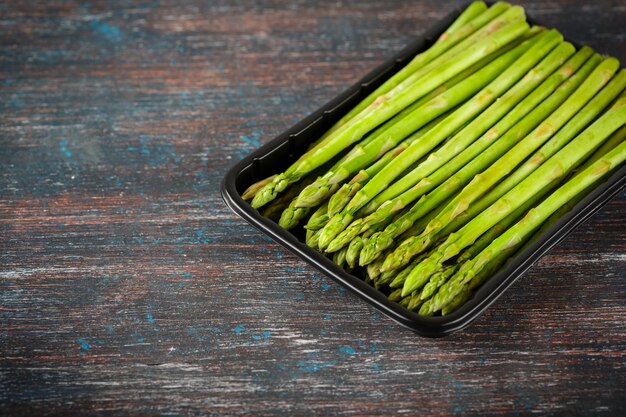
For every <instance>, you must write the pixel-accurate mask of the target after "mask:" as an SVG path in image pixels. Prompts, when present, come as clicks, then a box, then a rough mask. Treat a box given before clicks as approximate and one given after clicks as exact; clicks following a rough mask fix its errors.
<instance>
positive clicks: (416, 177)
mask: <svg viewBox="0 0 626 417" xmlns="http://www.w3.org/2000/svg"><path fill="white" fill-rule="evenodd" d="M573 53H574V47H573V46H572V45H571V44H569V43H564V44H561V45H560V46H559V47H558V48H556V49H555V50H553V51H552V52H551V53H550V54H549V55H548V56H547V57H546V58H545V59H544V60H543V61H542V62H541V63H539V64H538V65H537V66H536V67H535V68H533V70H531V71H530V72H529V73H527V74H526V76H525V77H524V78H523V79H522V80H520V81H519V82H518V83H517V84H515V86H513V87H512V88H511V89H510V90H509V91H507V92H506V94H504V96H502V97H501V98H500V99H499V100H498V101H496V102H495V103H493V104H492V105H491V106H490V107H489V108H488V109H487V110H485V111H484V112H483V113H482V114H481V117H478V118H476V119H474V120H473V121H472V122H471V123H470V124H468V125H467V126H466V127H465V128H464V129H462V130H461V131H460V132H458V133H457V134H456V135H455V136H454V137H453V138H452V139H450V140H449V141H448V142H447V143H446V144H445V145H444V146H442V147H441V148H440V149H439V150H437V151H436V152H433V153H432V154H431V155H430V156H429V157H428V158H427V159H426V161H424V162H423V163H422V164H420V165H419V166H417V167H416V168H415V169H413V170H412V171H411V172H410V173H408V174H407V175H405V176H404V177H402V178H401V179H399V180H398V181H396V182H395V183H394V184H393V185H391V187H389V188H388V189H387V190H385V191H384V192H383V193H381V194H380V195H379V196H377V197H376V198H374V200H373V201H372V203H374V204H377V203H376V200H378V201H381V200H382V201H385V200H386V199H387V197H390V196H393V195H394V194H396V195H398V194H400V193H401V192H403V191H406V190H407V189H409V188H410V187H412V186H414V185H415V184H417V183H419V181H420V180H422V179H424V178H425V177H426V176H427V175H428V174H431V173H432V172H434V171H435V170H436V169H438V168H440V167H441V166H443V165H445V164H446V163H447V162H448V161H450V160H451V159H452V158H454V157H455V156H456V155H458V154H459V153H461V152H462V151H464V150H465V149H466V148H467V147H468V146H470V145H471V144H472V143H473V142H474V141H475V140H476V139H477V138H478V137H479V136H480V135H482V134H483V133H484V132H485V131H486V130H487V129H488V128H489V127H491V126H492V125H493V124H495V123H496V122H497V121H498V120H499V119H501V118H502V117H503V116H504V115H505V114H506V113H507V112H509V111H510V110H511V109H512V108H513V107H514V106H515V105H516V104H517V103H518V102H519V101H521V100H522V99H523V98H524V97H525V96H527V95H528V93H529V92H531V91H532V90H533V89H534V88H535V87H537V85H539V84H540V83H541V82H542V81H543V80H544V79H545V78H547V77H548V76H549V75H550V74H551V73H552V72H554V70H555V69H556V67H558V66H560V65H561V64H563V62H564V61H565V60H566V59H567V58H568V57H569V56H570V55H572V54H573ZM584 53H585V54H586V53H587V51H585V52H584ZM583 56H584V55H583ZM417 197H419V195H417V194H416V193H415V192H408V193H404V194H400V196H399V197H397V198H394V199H391V200H386V201H385V202H384V203H382V204H381V205H380V206H379V207H377V209H376V211H374V212H373V213H371V214H370V215H369V216H367V217H366V218H365V219H364V220H363V224H362V226H361V230H367V228H369V227H370V226H371V225H372V224H376V223H377V222H379V221H382V220H383V219H385V218H386V217H387V216H389V215H391V214H393V213H394V212H396V211H397V210H400V209H402V208H404V207H406V205H407V204H409V203H411V202H412V201H413V199H415V198H417Z"/></svg>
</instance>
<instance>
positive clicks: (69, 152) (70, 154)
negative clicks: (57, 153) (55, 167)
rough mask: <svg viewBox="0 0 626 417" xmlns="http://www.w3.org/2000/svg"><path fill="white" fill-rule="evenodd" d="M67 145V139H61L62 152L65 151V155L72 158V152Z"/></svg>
mask: <svg viewBox="0 0 626 417" xmlns="http://www.w3.org/2000/svg"><path fill="white" fill-rule="evenodd" d="M67 145H68V141H67V139H61V141H60V142H59V148H60V149H61V152H62V153H63V155H65V156H66V157H67V158H71V157H72V152H71V151H70V150H69V149H68V148H67Z"/></svg>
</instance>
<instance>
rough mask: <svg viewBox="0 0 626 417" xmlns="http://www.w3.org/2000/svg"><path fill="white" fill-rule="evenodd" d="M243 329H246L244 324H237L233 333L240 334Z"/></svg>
mask: <svg viewBox="0 0 626 417" xmlns="http://www.w3.org/2000/svg"><path fill="white" fill-rule="evenodd" d="M245 329H246V325H245V324H239V325H237V327H235V328H234V329H233V332H235V334H241V333H242V332H243V331H244V330H245Z"/></svg>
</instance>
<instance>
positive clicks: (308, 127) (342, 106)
mask: <svg viewBox="0 0 626 417" xmlns="http://www.w3.org/2000/svg"><path fill="white" fill-rule="evenodd" d="M461 11H462V9H457V10H455V11H453V12H452V13H451V14H450V15H448V16H447V17H445V18H444V19H442V20H441V21H439V22H438V23H436V24H435V25H434V26H433V27H432V28H431V29H429V30H428V31H426V33H425V34H424V35H422V36H420V37H418V38H417V39H415V40H414V41H413V42H411V43H410V44H409V45H408V46H407V47H406V48H404V49H403V50H401V51H400V52H398V53H397V54H396V55H395V56H393V57H392V58H390V59H389V60H387V61H385V62H384V63H383V64H381V65H380V66H379V67H377V68H376V69H374V70H373V71H371V72H370V73H369V74H367V75H366V76H365V77H364V78H363V79H362V80H361V81H359V82H357V83H356V84H355V85H353V86H352V87H350V88H349V89H348V90H346V91H344V92H343V93H341V94H340V95H339V96H337V97H336V98H335V99H333V100H331V101H330V102H329V103H327V104H326V105H324V106H322V107H321V108H320V109H319V110H317V111H315V112H314V113H313V114H311V115H310V116H308V117H306V118H305V119H303V120H302V121H300V122H299V123H297V124H296V125H295V126H293V127H292V128H290V129H288V130H287V131H285V132H283V133H282V134H280V135H278V136H277V137H276V138H275V139H273V140H272V141H270V142H269V143H267V144H265V145H263V146H262V147H260V148H259V149H257V150H255V151H254V152H252V153H251V154H250V155H248V156H247V157H245V158H244V159H243V160H241V161H240V162H239V163H237V164H236V165H235V166H234V167H233V168H232V169H231V170H230V171H229V172H228V173H227V174H226V177H225V178H224V181H223V182H222V197H223V198H224V201H225V202H226V204H227V205H228V206H229V207H230V208H231V209H232V210H233V211H234V212H235V213H237V214H239V215H240V216H241V217H243V218H244V219H245V220H247V221H248V222H250V224H252V225H253V226H255V227H256V228H257V229H259V230H261V231H262V232H264V233H266V234H267V235H269V236H271V237H272V238H274V239H275V240H276V241H277V242H279V243H280V244H282V245H283V246H284V247H286V248H287V249H289V250H290V251H292V252H294V253H295V254H297V255H299V256H300V257H301V258H302V259H304V260H305V261H306V262H308V263H309V264H311V265H313V266H314V267H315V268H317V269H319V270H320V271H321V272H323V273H324V274H326V275H328V276H329V277H331V278H332V279H333V280H335V281H336V282H338V283H339V284H341V285H343V286H344V287H346V288H348V289H349V290H351V291H352V292H353V293H355V294H357V295H358V296H359V297H361V298H362V299H364V300H365V301H367V302H368V303H370V304H371V305H372V306H374V307H375V308H377V309H378V310H380V311H381V312H382V313H384V314H385V315H387V316H389V317H390V318H391V319H393V320H395V321H396V322H398V323H399V324H401V325H403V326H405V327H407V328H409V329H411V330H413V331H414V332H416V333H418V334H420V335H422V336H428V337H441V336H445V335H448V334H450V333H452V332H455V331H458V330H460V329H462V328H464V327H466V326H468V325H469V324H470V323H471V322H472V321H473V320H474V319H476V318H477V317H478V316H479V315H480V314H481V313H482V312H483V311H484V310H485V309H486V308H487V307H489V306H490V305H491V304H492V303H493V302H494V301H495V300H496V299H497V298H498V297H499V296H500V295H502V294H503V293H504V291H505V290H506V289H507V288H508V287H509V286H511V285H512V284H513V283H514V282H515V281H516V280H517V279H518V278H519V277H521V276H522V274H524V272H526V271H527V270H528V269H529V268H530V267H531V266H532V265H533V264H534V263H535V262H537V260H539V259H540V258H541V257H542V256H543V255H545V254H546V253H547V252H548V251H549V250H550V249H551V248H553V247H554V246H555V245H557V244H558V243H559V242H560V241H562V240H563V239H564V238H565V237H566V236H567V235H568V234H569V233H570V232H572V231H573V230H574V229H575V228H576V227H577V226H578V225H579V224H581V223H582V222H584V221H585V220H586V219H587V218H588V217H590V216H591V215H592V214H593V213H595V212H596V211H598V210H599V209H600V208H601V207H602V206H603V205H604V204H606V203H607V202H608V201H609V200H610V199H611V198H612V197H613V196H615V195H616V194H617V193H619V192H620V191H621V190H622V189H623V188H624V187H625V186H626V166H623V167H622V168H621V169H619V170H618V171H617V172H615V173H614V174H613V175H612V176H611V177H609V178H608V179H607V180H606V181H604V182H603V183H601V184H598V186H597V187H596V188H595V189H594V190H593V191H592V192H590V193H589V195H587V196H586V197H585V198H584V199H583V200H582V201H580V203H579V204H578V205H576V207H574V208H573V209H572V210H571V211H570V212H568V213H567V214H566V215H565V216H563V217H562V218H561V219H559V221H557V222H556V223H555V224H553V225H552V226H551V227H550V228H549V229H547V230H546V231H545V233H543V234H542V235H541V236H539V237H538V238H537V239H536V241H535V242H531V243H530V244H529V245H526V246H525V247H524V248H523V249H522V250H521V251H519V252H518V253H517V254H516V255H515V256H514V257H513V258H512V259H511V260H510V261H509V262H508V263H507V264H506V266H505V267H504V268H503V269H501V270H500V271H499V272H498V273H496V274H495V275H494V276H493V277H492V278H491V279H489V280H488V281H487V282H486V283H485V284H484V285H483V286H482V287H480V288H479V289H478V290H477V291H476V293H475V294H474V296H473V298H472V299H470V300H469V301H468V302H467V303H465V305H463V306H462V307H461V308H460V309H458V310H457V311H455V312H453V313H452V314H450V315H447V316H442V317H422V316H418V315H417V314H416V313H414V312H411V311H409V310H407V309H405V308H404V307H401V306H400V305H399V304H397V303H394V302H391V301H389V300H387V297H386V295H385V294H384V293H382V292H380V291H378V290H376V289H375V288H373V287H371V286H370V285H368V284H366V283H365V282H364V281H363V280H362V279H361V278H359V277H357V276H355V275H352V274H350V273H348V272H346V271H345V270H343V269H342V268H340V267H339V266H337V265H335V264H334V263H333V262H332V261H331V260H330V259H328V258H326V257H325V256H323V255H322V254H320V253H319V252H317V251H315V250H313V249H311V248H310V247H308V246H307V245H306V244H305V243H304V238H303V237H302V234H298V233H296V234H292V233H290V232H289V231H286V230H284V229H282V228H281V227H280V226H278V224H276V223H274V222H273V221H271V220H270V219H267V218H265V217H263V216H261V215H260V214H259V212H258V211H257V210H255V209H253V208H252V207H251V206H250V205H249V204H248V203H247V202H245V201H244V200H243V199H242V198H241V196H240V194H241V192H243V190H245V189H246V188H247V187H248V186H249V185H251V184H253V183H254V182H256V181H259V180H261V179H263V178H266V177H268V176H270V175H272V174H275V173H277V172H280V171H283V170H284V169H285V168H287V167H288V166H289V165H290V164H291V163H292V162H294V161H295V160H296V159H297V158H298V157H299V156H300V155H301V154H303V153H304V151H305V150H306V149H307V147H308V146H309V144H310V143H312V142H313V141H314V140H315V139H317V138H318V137H319V136H320V135H321V134H323V133H324V132H325V131H326V130H327V129H329V128H330V127H331V126H332V125H333V124H334V123H335V122H336V121H337V120H339V119H340V118H341V116H343V115H344V114H346V113H347V112H348V111H349V110H350V109H351V108H352V107H354V106H355V105H356V104H357V103H358V102H360V101H361V100H362V99H363V98H365V97H366V96H367V95H368V94H369V93H371V92H372V91H374V90H375V89H376V88H377V87H378V86H379V85H380V84H382V83H383V82H384V81H385V80H386V79H388V78H389V77H390V76H391V75H393V74H394V73H395V72H396V71H398V70H399V69H400V68H402V67H403V66H404V65H405V64H407V63H408V62H409V61H410V60H411V59H412V58H413V57H414V56H415V55H416V54H417V53H419V52H421V51H423V50H425V49H426V48H427V47H428V46H430V45H431V44H432V43H433V42H434V41H435V40H436V39H437V37H438V36H439V35H440V34H441V33H443V31H444V30H445V29H446V28H447V27H448V26H449V25H450V24H451V23H452V22H453V21H454V19H456V17H457V16H458V15H459V14H460V12H461ZM528 21H529V22H531V23H535V24H536V23H537V22H536V21H534V20H533V19H530V18H529V19H528ZM296 235H299V237H298V236H296ZM300 239H301V240H300Z"/></svg>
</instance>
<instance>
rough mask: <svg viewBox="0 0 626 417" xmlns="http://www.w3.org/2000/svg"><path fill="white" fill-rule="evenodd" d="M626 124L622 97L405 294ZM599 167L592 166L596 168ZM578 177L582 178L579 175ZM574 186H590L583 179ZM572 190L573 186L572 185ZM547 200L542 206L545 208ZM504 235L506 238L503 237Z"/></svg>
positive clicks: (467, 230) (436, 259) (473, 225)
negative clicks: (579, 184) (578, 184)
mask: <svg viewBox="0 0 626 417" xmlns="http://www.w3.org/2000/svg"><path fill="white" fill-rule="evenodd" d="M605 69H606V72H607V73H606V74H605V75H607V76H608V74H609V73H611V71H610V68H608V67H605ZM591 78H592V77H590V79H591ZM624 124H626V96H625V97H621V98H620V99H619V100H618V101H617V102H616V104H615V105H614V106H613V107H612V108H611V109H609V110H608V111H607V112H606V113H605V114H604V115H603V116H601V117H600V118H599V119H598V120H596V121H595V122H594V123H593V124H592V125H591V126H589V127H588V128H587V129H585V131H584V132H583V133H581V134H580V135H578V137H576V138H575V139H574V140H572V141H571V142H570V143H568V144H567V145H566V146H565V147H563V149H561V150H560V151H559V152H557V153H556V154H555V155H554V156H553V157H552V158H550V159H549V160H548V161H546V162H545V163H544V164H542V165H541V166H540V167H539V168H538V169H537V170H535V171H534V172H533V173H532V174H530V175H529V176H528V177H526V179H525V180H524V181H522V182H521V183H520V184H518V185H517V186H516V187H515V188H513V189H512V190H511V191H509V192H508V193H506V194H505V195H504V196H503V197H502V198H500V199H499V200H498V201H497V202H496V203H494V204H493V205H491V206H490V207H489V208H488V209H487V210H485V211H483V212H482V213H480V214H479V215H478V216H476V217H475V218H474V219H473V220H472V221H470V222H469V223H468V224H467V225H465V226H464V227H463V228H462V229H461V230H459V231H458V232H457V233H453V234H451V235H449V236H448V239H447V240H446V241H445V242H444V243H443V244H441V245H439V246H438V247H437V249H436V250H435V251H434V252H433V254H432V255H431V256H429V257H428V258H427V259H425V260H424V261H422V262H421V263H420V264H419V265H417V266H416V267H415V268H414V269H413V270H412V271H411V273H410V274H409V277H408V278H407V280H406V282H405V284H404V287H403V289H402V292H403V294H404V295H408V294H410V293H411V292H413V290H414V286H415V283H417V282H419V281H420V280H421V279H423V277H424V276H430V275H432V273H434V272H436V271H437V270H438V269H440V267H441V264H442V263H443V262H445V261H446V260H448V259H450V258H452V257H453V256H456V255H457V254H458V253H459V252H460V251H461V250H462V249H463V248H465V247H467V246H468V245H470V244H471V243H472V242H474V241H475V240H476V239H477V238H478V237H479V236H480V235H482V234H483V233H484V232H485V231H487V230H488V229H489V228H490V227H492V226H493V225H494V224H496V223H497V222H498V221H500V220H502V219H503V218H504V217H506V216H507V215H508V214H510V213H511V212H512V211H514V210H515V209H517V208H518V207H519V206H520V205H521V204H523V202H524V201H525V200H526V199H528V198H531V197H532V196H533V195H535V194H536V193H538V192H539V191H540V190H541V189H542V188H543V187H545V186H546V185H547V184H549V183H550V182H552V181H554V180H557V179H559V178H562V177H563V176H564V175H565V174H566V173H567V171H568V170H570V169H571V168H572V167H573V166H575V165H576V164H577V163H578V162H580V161H581V160H584V159H585V157H586V156H588V155H589V154H590V153H591V152H593V150H594V149H595V148H596V147H597V146H598V145H599V144H601V143H602V142H603V141H604V140H606V138H607V137H608V136H610V135H611V134H612V133H613V132H615V131H616V130H617V129H619V128H620V127H622V126H623V125H624ZM616 149H618V148H616ZM609 155H611V153H609ZM603 160H604V159H603ZM609 162H610V158H609ZM596 164H598V163H596ZM596 164H594V165H593V166H594V167H596ZM607 164H608V163H607ZM605 165H606V164H605ZM611 166H612V165H610V164H608V167H609V168H610V167H611ZM596 168H597V167H596ZM589 169H590V168H588V169H586V170H585V171H584V172H585V173H587V174H588V175H589ZM576 178H579V176H577V177H576ZM575 183H581V184H582V183H584V184H587V183H586V182H585V181H584V180H582V179H580V178H579V179H578V180H577V181H576V182H575ZM568 184H569V182H568ZM587 185H588V184H587ZM570 187H572V186H571V185H570ZM560 194H563V192H561V191H556V192H555V193H554V194H553V195H560ZM568 199H569V197H568ZM553 200H554V198H553V197H552V196H550V197H548V198H547V199H546V200H545V201H553ZM545 201H544V202H543V203H542V204H541V205H544V204H545ZM552 204H554V203H552ZM541 205H540V206H541ZM558 207H559V206H556V207H555V210H556V209H558ZM535 211H536V210H534V211H532V212H533V213H534V212H535ZM535 216H536V215H535V214H532V215H531V216H530V218H534V217H535ZM544 220H545V219H544ZM524 223H529V221H524ZM506 234H508V232H507V233H506ZM502 236H504V234H503V235H502ZM502 236H501V237H502ZM459 272H460V271H459ZM442 289H443V287H442V288H441V289H440V291H439V292H438V295H439V294H440V293H442ZM446 292H450V291H449V289H446V290H444V293H446ZM454 295H456V294H454ZM442 297H443V295H442ZM437 305H438V304H434V306H435V307H436V306H437Z"/></svg>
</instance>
